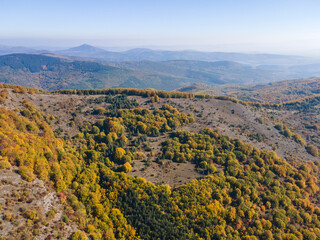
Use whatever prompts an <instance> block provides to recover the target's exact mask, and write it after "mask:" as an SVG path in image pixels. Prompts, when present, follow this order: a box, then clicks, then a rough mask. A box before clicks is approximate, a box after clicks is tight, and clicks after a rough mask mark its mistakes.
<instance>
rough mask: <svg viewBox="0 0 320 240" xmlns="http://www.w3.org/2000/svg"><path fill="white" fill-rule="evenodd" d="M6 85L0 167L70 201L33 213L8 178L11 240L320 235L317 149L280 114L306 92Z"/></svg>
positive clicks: (2, 225)
mask: <svg viewBox="0 0 320 240" xmlns="http://www.w3.org/2000/svg"><path fill="white" fill-rule="evenodd" d="M1 87H2V88H1V92H0V94H1V99H0V100H1V101H0V104H1V108H0V136H1V138H0V146H1V147H0V155H1V159H0V168H1V170H0V171H3V172H6V174H7V175H8V174H9V173H10V172H12V173H14V172H17V173H18V174H19V175H20V176H21V177H22V179H23V183H30V184H33V183H36V182H37V181H42V182H43V183H44V185H45V186H47V188H48V190H47V191H49V192H51V193H52V194H53V196H55V197H56V199H57V200H58V201H59V204H60V205H59V207H58V205H56V206H57V210H56V211H53V212H51V213H50V214H49V212H48V213H47V214H46V215H45V216H43V213H42V211H41V209H39V208H36V207H34V208H33V210H32V211H27V207H28V206H30V204H31V202H30V201H29V200H28V197H23V196H16V195H14V194H18V193H14V192H10V190H9V189H10V188H13V186H15V184H16V183H15V182H12V181H10V178H6V177H5V176H7V175H3V176H4V177H2V178H1V185H0V188H1V189H7V191H8V194H7V195H6V196H4V201H1V202H0V203H1V209H2V212H1V216H2V221H1V222H0V235H1V236H2V238H3V239H12V238H16V239H23V238H24V239H28V238H29V239H35V238H61V239H66V238H68V237H70V238H71V239H86V237H90V238H91V239H318V238H320V222H319V217H320V205H319V172H320V168H319V166H320V162H319V157H318V155H319V154H318V152H317V151H318V149H317V147H315V146H314V149H313V150H314V151H312V149H310V143H313V140H312V139H305V138H304V137H303V136H304V135H299V134H298V133H296V132H295V130H296V129H294V128H291V129H290V128H289V127H287V126H286V125H283V124H284V123H282V125H281V124H280V123H279V122H277V121H278V120H279V119H278V115H277V114H276V113H277V112H280V111H282V112H285V111H292V110H293V109H294V111H298V112H301V113H302V112H303V111H305V109H306V108H307V107H303V106H307V105H306V104H307V101H304V102H300V103H299V104H298V103H297V102H295V103H288V104H283V105H276V104H274V105H270V104H269V105H267V104H265V105H263V104H253V103H247V102H241V101H238V100H236V99H233V98H228V97H219V96H209V95H208V96H206V95H194V94H189V93H176V92H164V91H148V90H137V89H104V90H65V91H60V92H52V93H44V92H41V91H38V90H36V89H31V88H24V87H20V86H9V85H1ZM312 102H313V105H310V106H315V105H317V104H318V103H317V102H316V101H315V100H314V101H312ZM267 111H269V112H270V114H271V115H272V116H273V117H271V115H268V114H265V113H266V112H267ZM272 112H273V113H274V114H272ZM307 144H309V145H307ZM190 166H192V168H190ZM141 167H143V168H141ZM180 171H182V172H183V171H189V172H188V174H187V176H189V178H188V177H186V178H183V179H182V178H180V179H181V180H179V181H174V178H177V179H179V177H181V176H182V175H183V173H182V172H180ZM158 172H161V173H163V174H164V175H165V176H167V178H170V176H171V178H173V179H171V180H172V181H170V179H168V181H167V182H164V181H163V180H160V181H159V179H158V178H157V176H156V175H157V173H158ZM170 174H171V175H170ZM172 174H173V175H172ZM142 176H143V177H142ZM191 176H193V177H192V178H190V177H191ZM17 179H18V178H17ZM19 181H22V180H19ZM20 184H22V183H20ZM14 196H16V198H18V199H21V200H20V202H23V203H24V204H25V209H22V210H19V209H18V208H13V207H12V204H16V202H15V201H12V200H11V201H9V200H8V199H9V197H14ZM44 201H46V199H44ZM17 202H18V201H17ZM57 204H58V203H57ZM55 212H59V214H58V215H59V216H60V215H61V218H58V217H54V216H55ZM52 224H55V226H56V228H55V230H57V228H59V229H60V231H59V229H58V231H52V232H50V231H49V230H44V229H45V228H44V226H47V227H48V228H49V227H50V226H51V225H52ZM7 226H10V229H11V230H10V231H9V230H7V229H8V228H6V227H7ZM22 230H23V231H22ZM59 232H60V234H59ZM61 232H63V233H64V234H63V235H61Z"/></svg>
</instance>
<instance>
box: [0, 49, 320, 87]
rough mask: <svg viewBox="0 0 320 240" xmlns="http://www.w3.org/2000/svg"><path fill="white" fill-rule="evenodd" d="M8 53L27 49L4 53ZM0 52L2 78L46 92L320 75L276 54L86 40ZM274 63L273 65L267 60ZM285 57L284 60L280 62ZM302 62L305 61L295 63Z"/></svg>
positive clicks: (319, 69)
mask: <svg viewBox="0 0 320 240" xmlns="http://www.w3.org/2000/svg"><path fill="white" fill-rule="evenodd" d="M10 51H13V52H14V51H20V52H28V53H19V54H8V55H4V54H3V55H1V53H8V52H10ZM29 52H34V53H37V54H30V53H29ZM0 55H1V56H0V81H1V82H5V83H12V84H19V85H23V86H30V87H36V88H41V89H45V90H58V89H67V88H73V89H76V88H81V89H84V88H110V87H125V88H128V87H130V88H155V89H159V90H168V91H170V90H174V89H177V88H181V87H183V86H187V85H191V84H194V83H203V84H208V85H210V86H215V85H222V84H254V83H268V82H273V81H279V80H288V79H297V78H309V77H316V76H320V64H319V63H317V62H313V63H309V62H308V61H309V60H310V59H307V58H303V57H295V56H284V55H272V54H242V53H204V52H195V51H155V50H149V49H132V50H129V51H125V52H110V51H106V50H104V49H101V48H96V47H93V46H90V45H86V44H84V45H81V46H79V47H75V48H70V49H67V50H63V51H57V52H49V51H45V50H43V51H36V50H34V49H29V48H23V47H17V48H13V47H6V46H0ZM184 58H186V59H188V58H189V59H188V60H182V59H184ZM143 59H147V60H143ZM195 59H207V60H206V61H203V60H201V61H200V60H195ZM214 59H216V60H219V61H213V60H214ZM229 59H233V61H230V60H229ZM272 59H273V60H272ZM236 60H237V61H236ZM271 61H273V63H274V64H268V62H271ZM283 61H284V62H286V64H282V65H277V64H276V62H283ZM299 61H301V62H303V64H293V63H297V62H299ZM243 62H247V64H244V63H243ZM248 62H252V63H254V64H251V65H250V64H249V63H248ZM257 63H263V64H261V65H257V66H256V65H255V64H257ZM289 63H291V64H289Z"/></svg>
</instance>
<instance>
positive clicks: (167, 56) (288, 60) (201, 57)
mask: <svg viewBox="0 0 320 240" xmlns="http://www.w3.org/2000/svg"><path fill="white" fill-rule="evenodd" d="M56 53H57V54H60V55H65V56H73V57H82V58H93V59H99V60H104V61H118V62H122V61H143V60H149V61H170V60H194V61H207V62H216V61H235V62H240V63H244V64H252V65H261V64H277V65H279V64H280V65H295V64H307V63H311V62H312V60H311V59H309V58H305V57H300V56H288V55H277V54H245V53H232V52H200V51H192V50H184V51H164V50H151V49H146V48H136V49H131V50H128V51H124V52H111V51H106V50H104V49H102V48H97V47H93V46H90V45H88V44H83V45H81V46H78V47H74V48H70V49H66V50H62V51H57V52H56Z"/></svg>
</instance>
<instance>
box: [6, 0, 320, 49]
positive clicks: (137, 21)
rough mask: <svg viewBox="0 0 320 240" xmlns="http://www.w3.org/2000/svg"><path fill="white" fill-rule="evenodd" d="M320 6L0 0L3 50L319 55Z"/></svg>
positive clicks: (215, 0) (307, 0)
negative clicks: (96, 48) (93, 48)
mask: <svg viewBox="0 0 320 240" xmlns="http://www.w3.org/2000/svg"><path fill="white" fill-rule="evenodd" d="M319 10H320V1H319V0H299V1H298V0H268V1H266V0H223V1H222V0H113V1H109V0H104V1H103V0H90V1H89V0H86V1H84V0H54V1H53V0H41V1H40V0H28V1H26V0H0V29H1V30H0V44H5V45H11V46H13V45H15V46H16V45H19V46H29V47H38V48H41V47H52V48H64V47H71V46H76V45H80V44H83V43H87V44H91V45H95V46H100V47H105V48H114V49H121V48H132V47H150V48H155V49H156V48H162V49H179V50H181V49H194V50H201V51H235V52H272V53H287V54H304V55H320V14H319Z"/></svg>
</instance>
